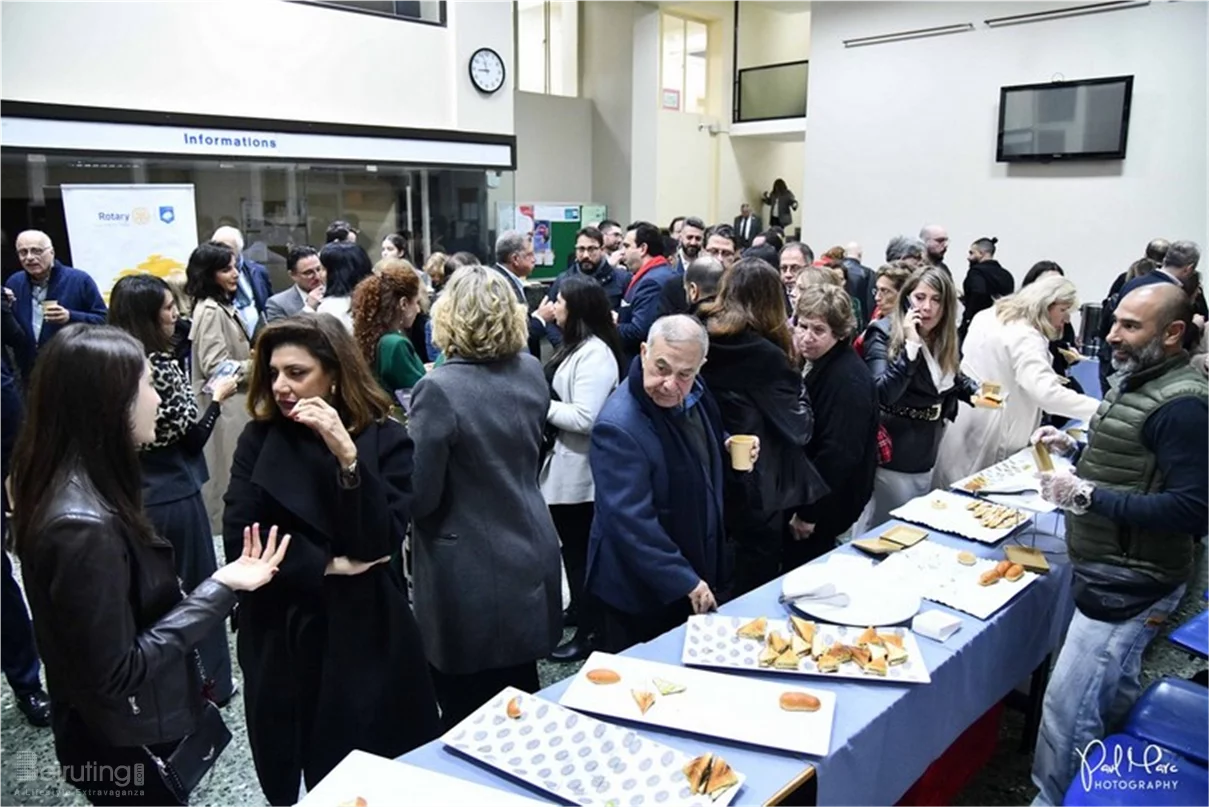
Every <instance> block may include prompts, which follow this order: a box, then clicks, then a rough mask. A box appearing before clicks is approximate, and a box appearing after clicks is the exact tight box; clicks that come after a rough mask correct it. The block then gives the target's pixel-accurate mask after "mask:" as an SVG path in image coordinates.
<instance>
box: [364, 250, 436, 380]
mask: <svg viewBox="0 0 1209 807" xmlns="http://www.w3.org/2000/svg"><path fill="white" fill-rule="evenodd" d="M380 266H381V267H382V269H381V271H380V272H379V273H378V274H376V275H372V276H370V277H367V278H365V280H362V281H361V282H360V283H358V284H357V288H356V289H355V290H354V291H353V306H352V308H353V335H354V336H355V337H356V339H357V344H358V345H359V346H360V348H361V352H362V353H363V354H364V355H365V359H366V361H368V362H369V365H370V367H373V368H374V372H375V373H376V374H377V376H378V381H379V383H381V384H382V387H383V388H384V389H385V390H386V392H387V394H389V395H390V396H391V397H392V398H393V397H394V394H395V392H396V391H397V390H404V389H411V388H412V387H414V386H415V385H416V382H417V381H419V380H420V378H421V377H423V375H424V363H423V362H422V361H421V360H420V356H419V354H418V353H416V349H415V346H414V345H412V343H411V340H410V339H409V338H408V337H407V336H406V331H407V330H408V329H409V328H410V327H411V326H412V324H413V323H414V322H415V320H416V315H417V314H419V313H420V305H421V302H420V296H421V294H422V286H421V284H420V276H419V275H418V274H417V273H416V270H415V269H413V268H412V266H411V264H409V263H408V262H407V261H404V260H390V261H383V262H382V264H380Z"/></svg>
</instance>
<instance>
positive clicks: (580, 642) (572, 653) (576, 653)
mask: <svg viewBox="0 0 1209 807" xmlns="http://www.w3.org/2000/svg"><path fill="white" fill-rule="evenodd" d="M595 649H596V637H595V636H591V635H590V634H588V633H586V632H584V631H580V630H577V631H575V635H574V636H573V637H571V641H569V642H566V643H564V644H560V645H559V646H558V647H556V648H554V652H552V653H551V654H550V660H551V661H583V660H584V659H586V658H587V657H588V656H590V655H592V651H593V650H595Z"/></svg>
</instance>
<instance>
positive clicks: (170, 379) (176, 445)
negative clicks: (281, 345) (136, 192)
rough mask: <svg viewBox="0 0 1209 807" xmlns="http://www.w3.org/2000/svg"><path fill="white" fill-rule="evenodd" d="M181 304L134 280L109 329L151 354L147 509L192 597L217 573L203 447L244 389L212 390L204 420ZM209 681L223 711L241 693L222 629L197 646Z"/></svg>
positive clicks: (116, 295)
mask: <svg viewBox="0 0 1209 807" xmlns="http://www.w3.org/2000/svg"><path fill="white" fill-rule="evenodd" d="M177 317H178V315H177V311H176V298H175V297H174V296H173V294H172V291H171V289H170V288H169V287H168V284H167V283H165V282H164V281H163V280H161V279H160V278H158V277H156V276H155V275H150V274H141V275H128V276H127V277H123V278H121V279H120V280H118V282H117V283H116V284H114V287H113V291H112V292H111V293H110V295H109V324H110V325H114V326H116V327H118V328H121V329H122V330H124V331H125V332H126V333H128V334H130V335H131V336H133V337H134V338H135V339H138V340H139V342H141V343H142V345H143V350H144V351H145V352H146V354H147V363H148V366H150V368H151V383H152V385H153V386H154V387H155V391H156V392H157V393H159V396H160V408H159V414H158V415H157V417H156V421H155V439H154V440H153V441H151V442H150V443H147V444H145V445H141V446H139V464H140V466H142V471H143V507H144V508H145V510H146V512H147V518H148V519H149V520H150V521H151V525H152V526H153V527H154V528H155V531H156V533H157V534H159V535H160V536H162V537H164V538H167V539H168V541H169V542H170V543H171V544H172V549H173V550H174V551H173V559H174V560H175V562H176V575H177V577H179V578H180V580H181V587H182V588H183V589H184V591H185V592H186V593H187V592H190V591H192V590H193V589H195V588H196V587H197V586H198V585H199V584H200V583H201V582H202V581H203V580H205V579H206V578H207V577H209V576H210V575H212V574H213V573H214V570H215V569H216V568H218V563H217V561H216V560H215V557H214V534H213V533H212V532H211V531H210V521H209V519H208V518H207V517H206V505H205V502H203V501H202V495H201V491H202V485H204V484H205V482H206V480H207V479H209V476H210V475H209V471H208V470H207V469H206V460H205V457H203V456H202V448H203V447H204V446H205V444H206V441H207V440H209V439H210V435H211V434H212V433H213V431H214V424H215V423H217V422H218V417H219V415H220V414H221V413H222V404H223V401H226V400H228V399H229V398H230V397H231V396H232V395H233V394H235V389H236V387H237V386H238V382H237V381H236V380H235V378H234V377H227V378H224V379H222V380H220V381H218V382H217V383H216V384H215V385H214V389H213V391H212V393H211V401H210V405H209V406H208V407H207V408H206V411H205V414H203V415H202V417H201V418H200V419H198V416H197V399H196V398H195V397H194V395H193V390H192V389H191V388H190V387H189V380H188V379H187V378H185V373H184V371H183V370H182V369H181V367H180V364H179V363H178V362H177V361H176V357H175V356H174V354H173V351H172V337H173V334H174V333H175V331H176V323H177ZM198 652H200V653H201V660H202V664H203V666H204V667H205V669H206V674H207V676H208V677H209V678H210V679H211V680H212V681H213V682H214V692H213V695H214V700H215V701H217V702H218V703H219V704H221V705H225V704H226V702H227V701H229V700H230V699H231V697H232V695H234V694H235V687H234V686H233V685H232V682H231V652H230V650H229V649H228V646H227V632H226V630H225V629H224V627H223V626H222V625H219V626H218V627H217V628H216V629H215V630H214V631H213V632H212V633H211V634H210V635H209V636H207V637H206V639H205V640H204V641H203V642H202V643H201V644H200V645H199V646H198Z"/></svg>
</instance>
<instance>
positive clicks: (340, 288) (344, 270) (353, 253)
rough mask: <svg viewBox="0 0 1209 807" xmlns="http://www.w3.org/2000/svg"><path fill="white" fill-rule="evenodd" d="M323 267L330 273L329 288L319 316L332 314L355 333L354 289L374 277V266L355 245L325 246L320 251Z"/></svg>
mask: <svg viewBox="0 0 1209 807" xmlns="http://www.w3.org/2000/svg"><path fill="white" fill-rule="evenodd" d="M319 263H320V264H322V266H323V269H324V271H326V272H327V287H326V288H325V289H324V292H323V302H321V303H319V308H317V309H316V313H319V314H331V315H332V316H334V317H335V318H336V319H338V320H340V321H341V322H342V323H344V327H346V328H348V332H349V333H352V332H353V314H352V304H353V289H355V288H357V284H358V283H360V282H361V281H362V280H364V279H365V278H367V277H369V276H370V275H372V274H373V273H374V265H373V263H372V262H371V261H370V259H369V255H367V254H366V252H365V250H363V249H362V248H361V247H360V246H358V245H357V244H354V243H352V242H351V241H335V242H332V243H330V244H326V245H324V247H323V249H321V250H320V251H319Z"/></svg>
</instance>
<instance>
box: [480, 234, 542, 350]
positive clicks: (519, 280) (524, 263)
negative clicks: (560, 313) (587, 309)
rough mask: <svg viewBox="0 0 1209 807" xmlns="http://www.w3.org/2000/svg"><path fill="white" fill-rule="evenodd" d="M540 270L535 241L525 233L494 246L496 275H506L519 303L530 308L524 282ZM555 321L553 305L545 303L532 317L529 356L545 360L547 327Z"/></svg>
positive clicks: (506, 236)
mask: <svg viewBox="0 0 1209 807" xmlns="http://www.w3.org/2000/svg"><path fill="white" fill-rule="evenodd" d="M535 266H537V256H536V255H535V254H534V252H533V239H532V238H531V237H530V236H528V235H526V234H525V233H522V232H518V231H516V230H507V231H505V232H503V233H501V234H500V237H499V238H498V239H496V242H495V266H494V267H492V268H493V269H495V271H497V272H499V273H500V274H501V275H503V276H504V277H505V278H506V279H507V280H508V283H509V284H511V286H512V290H513V292H514V293H515V294H516V301H517V302H518V303H520V304H521V305H523V306H525V308H526V309H528V307H529V301H528V297H526V295H525V279H526V278H528V277H529V275H531V274H532V273H533V268H534V267H535ZM553 321H554V302H553V301H552V300H543V301H542V303H541V305H539V306H538V307H537V309H536V310H534V311H531V312H530V313H529V352H530V353H532V354H533V355H534V356H536V357H538V358H539V359H540V358H541V356H542V339H543V338H548V334H547V332H546V329H547V324H548V323H550V322H553Z"/></svg>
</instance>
